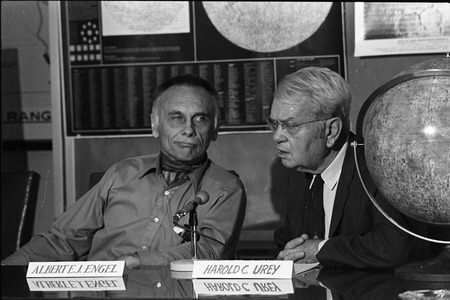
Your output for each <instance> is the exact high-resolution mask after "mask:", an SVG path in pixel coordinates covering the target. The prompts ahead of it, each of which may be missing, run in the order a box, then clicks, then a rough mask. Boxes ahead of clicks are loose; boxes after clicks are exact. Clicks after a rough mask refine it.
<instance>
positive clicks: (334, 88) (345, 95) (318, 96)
mask: <svg viewBox="0 0 450 300" xmlns="http://www.w3.org/2000/svg"><path fill="white" fill-rule="evenodd" d="M305 96H306V97H308V100H310V101H309V102H304V103H302V104H305V105H306V106H308V107H309V108H310V111H311V114H312V116H313V117H315V118H318V119H324V118H331V117H340V118H341V119H342V121H343V125H344V132H345V133H346V134H348V132H349V131H350V109H351V102H352V95H351V91H350V87H349V85H348V83H347V82H346V81H345V80H344V79H343V78H342V77H341V76H340V75H339V74H338V73H336V72H334V71H331V70H330V69H328V68H321V67H307V68H303V69H300V70H298V71H296V72H294V73H292V74H289V75H286V76H285V77H284V78H283V80H282V81H281V82H280V83H279V84H278V87H277V90H276V91H275V93H274V99H281V100H283V101H288V102H289V103H297V102H299V101H300V99H301V97H305Z"/></svg>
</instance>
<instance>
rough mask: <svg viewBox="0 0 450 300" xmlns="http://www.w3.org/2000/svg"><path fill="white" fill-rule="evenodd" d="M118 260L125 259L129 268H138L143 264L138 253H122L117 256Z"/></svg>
mask: <svg viewBox="0 0 450 300" xmlns="http://www.w3.org/2000/svg"><path fill="white" fill-rule="evenodd" d="M117 260H124V261H125V266H126V267H127V268H128V269H137V268H138V267H139V266H140V265H141V260H140V259H139V256H138V254H137V253H130V254H126V255H122V256H120V257H118V258H117Z"/></svg>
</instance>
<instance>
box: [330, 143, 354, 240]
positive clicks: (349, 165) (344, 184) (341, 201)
mask: <svg viewBox="0 0 450 300" xmlns="http://www.w3.org/2000/svg"><path fill="white" fill-rule="evenodd" d="M353 137H354V136H353V135H352V136H350V139H349V145H348V147H347V151H346V153H345V158H344V163H343V165H342V172H341V177H340V178H339V183H338V187H337V191H336V197H335V200H334V206H333V214H332V216H331V224H330V233H329V237H333V236H334V235H335V233H336V230H337V228H338V225H339V224H340V222H341V219H342V217H343V214H344V207H345V203H346V202H347V199H348V194H349V187H350V184H351V182H352V181H353V177H354V176H355V160H354V158H353V146H352V145H351V143H352V142H353V140H354V138H353Z"/></svg>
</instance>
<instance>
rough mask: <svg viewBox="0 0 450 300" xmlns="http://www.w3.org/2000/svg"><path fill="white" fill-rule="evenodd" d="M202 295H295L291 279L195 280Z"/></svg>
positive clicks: (196, 286) (198, 293)
mask: <svg viewBox="0 0 450 300" xmlns="http://www.w3.org/2000/svg"><path fill="white" fill-rule="evenodd" d="M192 283H193V285H194V291H195V294H196V295H197V296H200V295H209V296H211V295H285V294H293V293H294V288H293V286H292V280H291V279H251V280H248V279H247V280H242V279H234V280H231V279H193V280H192Z"/></svg>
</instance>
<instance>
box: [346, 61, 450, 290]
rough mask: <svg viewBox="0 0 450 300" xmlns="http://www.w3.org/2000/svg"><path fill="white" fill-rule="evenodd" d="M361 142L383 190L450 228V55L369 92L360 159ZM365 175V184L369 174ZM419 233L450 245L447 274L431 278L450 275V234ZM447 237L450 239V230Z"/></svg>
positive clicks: (412, 211) (360, 126)
mask: <svg viewBox="0 0 450 300" xmlns="http://www.w3.org/2000/svg"><path fill="white" fill-rule="evenodd" d="M361 144H363V145H364V154H365V160H366V164H367V168H368V170H369V173H370V175H371V176H372V179H373V181H374V183H375V185H376V186H377V187H378V189H379V190H380V192H381V193H382V194H383V196H385V198H386V199H387V200H388V201H389V202H390V203H391V204H392V205H393V206H394V207H395V208H397V209H398V210H399V211H400V212H402V213H403V214H405V215H407V216H409V217H411V218H413V219H415V220H418V221H421V222H425V223H428V224H432V225H436V226H440V227H442V228H446V229H445V232H447V231H446V230H447V229H448V232H449V233H450V57H449V56H448V55H447V57H442V58H436V59H430V60H426V61H424V62H421V63H418V64H415V65H413V66H411V67H409V68H407V69H405V70H403V71H402V72H401V73H399V74H398V75H397V76H395V77H394V78H393V79H392V80H391V81H389V82H388V83H386V84H384V85H383V86H381V87H380V88H378V89H377V90H376V91H375V92H374V93H372V95H371V96H369V98H368V99H367V100H366V102H365V103H364V104H363V106H362V108H361V110H360V112H359V115H358V120H357V142H356V144H355V145H354V146H355V159H356V147H358V145H361ZM357 165H358V161H357ZM360 177H361V175H360ZM361 181H362V183H363V185H364V178H361ZM366 192H367V190H366ZM368 194H369V193H368ZM369 197H370V198H371V199H372V201H373V202H374V205H375V206H377V208H378V209H380V211H381V212H382V214H383V215H385V216H386V217H387V218H388V219H390V218H389V216H387V215H386V214H385V212H384V211H383V210H382V209H381V208H380V207H379V206H378V205H377V204H376V202H375V200H374V199H373V197H372V196H371V195H369ZM390 221H392V222H393V223H394V224H395V225H397V226H399V225H398V224H396V223H395V221H393V220H392V219H390ZM399 227H400V228H401V229H403V230H405V231H407V232H408V233H410V234H413V235H415V234H414V233H412V232H409V231H408V230H406V229H404V228H403V227H401V226H399ZM415 236H417V235H415ZM417 237H419V238H422V239H424V240H428V241H432V242H436V243H442V244H445V245H447V246H445V247H444V249H443V252H442V253H441V255H440V256H441V257H440V258H439V260H440V259H442V260H443V261H444V264H443V265H441V266H439V267H441V268H442V266H443V267H444V268H445V269H444V270H443V273H446V275H445V274H444V275H442V276H440V275H438V276H434V277H433V276H431V277H430V276H429V277H428V278H432V279H431V280H430V281H433V280H434V279H437V280H438V281H439V280H442V279H445V280H450V246H449V245H450V240H435V239H430V238H427V237H423V236H417ZM445 238H446V239H450V234H448V235H446V236H445ZM440 263H441V262H440V261H439V262H438V264H440ZM422 268H423V266H422ZM408 272H409V271H408ZM437 272H438V273H439V272H441V271H439V270H438V271H437ZM419 278H420V279H423V278H421V277H420V276H419ZM433 278H434V279H433ZM425 279H427V278H425Z"/></svg>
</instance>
